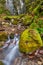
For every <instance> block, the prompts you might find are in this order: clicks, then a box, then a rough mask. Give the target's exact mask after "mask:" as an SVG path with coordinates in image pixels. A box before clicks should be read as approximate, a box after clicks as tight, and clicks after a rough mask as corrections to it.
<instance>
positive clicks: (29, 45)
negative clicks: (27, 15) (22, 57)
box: [19, 29, 42, 53]
mask: <svg viewBox="0 0 43 65" xmlns="http://www.w3.org/2000/svg"><path fill="white" fill-rule="evenodd" d="M41 46H42V40H41V37H40V34H39V33H38V31H37V30H35V29H26V30H25V31H24V32H23V33H22V34H21V37H20V42H19V49H20V52H22V53H30V52H34V51H35V50H37V49H38V48H40V47H41Z"/></svg>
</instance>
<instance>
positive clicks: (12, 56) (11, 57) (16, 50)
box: [3, 35, 20, 65]
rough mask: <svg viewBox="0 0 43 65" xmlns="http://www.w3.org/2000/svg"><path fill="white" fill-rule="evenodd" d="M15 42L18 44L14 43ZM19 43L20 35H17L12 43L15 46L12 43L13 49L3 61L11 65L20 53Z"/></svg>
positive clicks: (6, 64)
mask: <svg viewBox="0 0 43 65" xmlns="http://www.w3.org/2000/svg"><path fill="white" fill-rule="evenodd" d="M15 42H16V44H14V43H15ZM18 43H19V37H17V35H16V36H15V37H14V39H13V43H12V45H13V48H12V45H10V46H9V48H12V50H11V51H10V52H9V53H8V55H7V56H6V57H5V59H4V60H3V63H4V64H5V65H11V63H12V61H13V60H15V58H16V57H18V56H19V55H20V52H19V46H18Z"/></svg>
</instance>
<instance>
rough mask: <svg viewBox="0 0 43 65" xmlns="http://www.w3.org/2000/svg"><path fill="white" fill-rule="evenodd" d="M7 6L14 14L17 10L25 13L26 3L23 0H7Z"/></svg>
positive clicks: (19, 12)
mask: <svg viewBox="0 0 43 65" xmlns="http://www.w3.org/2000/svg"><path fill="white" fill-rule="evenodd" d="M14 2H15V3H14ZM15 4H16V5H15ZM14 5H15V6H14ZM6 8H8V10H9V11H10V12H11V14H13V15H15V14H16V10H17V13H18V14H22V13H24V12H23V11H25V5H24V2H23V0H6Z"/></svg>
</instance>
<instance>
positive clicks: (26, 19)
mask: <svg viewBox="0 0 43 65" xmlns="http://www.w3.org/2000/svg"><path fill="white" fill-rule="evenodd" d="M32 20H33V17H32V16H31V15H25V16H24V17H22V23H23V24H24V25H28V24H31V22H32Z"/></svg>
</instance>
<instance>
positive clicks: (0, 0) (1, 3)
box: [0, 0, 10, 15]
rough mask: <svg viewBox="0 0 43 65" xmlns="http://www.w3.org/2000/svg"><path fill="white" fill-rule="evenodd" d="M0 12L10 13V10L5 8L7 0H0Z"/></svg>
mask: <svg viewBox="0 0 43 65" xmlns="http://www.w3.org/2000/svg"><path fill="white" fill-rule="evenodd" d="M0 14H6V15H10V12H9V11H8V10H7V9H6V8H5V0H0Z"/></svg>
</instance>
